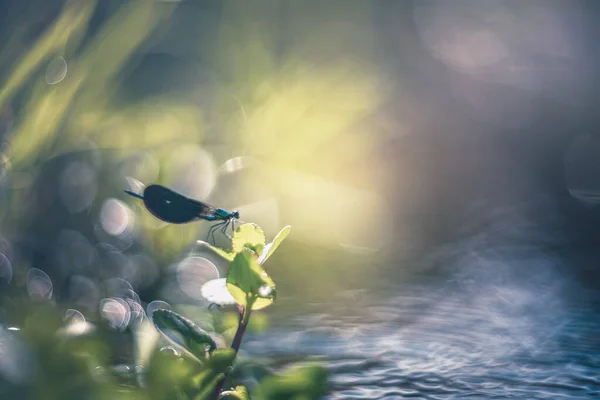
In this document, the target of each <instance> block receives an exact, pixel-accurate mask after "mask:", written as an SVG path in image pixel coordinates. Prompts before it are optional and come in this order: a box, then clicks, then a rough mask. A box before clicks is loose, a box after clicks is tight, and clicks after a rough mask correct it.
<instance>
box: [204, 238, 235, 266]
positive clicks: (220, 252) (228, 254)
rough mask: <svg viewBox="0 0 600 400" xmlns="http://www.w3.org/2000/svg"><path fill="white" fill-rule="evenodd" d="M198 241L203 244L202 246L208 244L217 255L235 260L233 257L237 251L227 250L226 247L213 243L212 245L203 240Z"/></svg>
mask: <svg viewBox="0 0 600 400" xmlns="http://www.w3.org/2000/svg"><path fill="white" fill-rule="evenodd" d="M196 243H198V244H200V245H202V246H206V247H208V248H209V249H210V250H212V251H213V252H214V253H215V254H216V255H218V256H220V257H222V258H224V259H225V260H227V261H229V262H231V261H233V257H235V253H234V252H233V251H227V250H224V249H220V248H218V247H215V246H213V245H211V244H210V243H207V242H205V241H203V240H198V241H197V242H196Z"/></svg>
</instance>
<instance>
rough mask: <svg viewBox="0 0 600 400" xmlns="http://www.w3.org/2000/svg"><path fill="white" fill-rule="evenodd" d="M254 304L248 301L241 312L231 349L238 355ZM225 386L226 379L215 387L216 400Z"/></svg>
mask: <svg viewBox="0 0 600 400" xmlns="http://www.w3.org/2000/svg"><path fill="white" fill-rule="evenodd" d="M253 303H254V302H253V301H250V299H248V301H247V302H246V304H247V306H246V307H243V308H242V310H240V322H239V324H238V328H237V331H236V332H235V336H234V337H233V341H232V342H231V348H232V349H233V350H235V352H236V353H237V352H238V351H239V350H240V345H241V344H242V339H243V337H244V333H245V332H246V328H247V327H248V322H249V321H250V314H251V313H252V304H253ZM224 384H225V377H224V378H223V379H221V380H220V381H219V383H217V386H216V387H215V398H218V397H219V394H221V391H222V390H223V385H224Z"/></svg>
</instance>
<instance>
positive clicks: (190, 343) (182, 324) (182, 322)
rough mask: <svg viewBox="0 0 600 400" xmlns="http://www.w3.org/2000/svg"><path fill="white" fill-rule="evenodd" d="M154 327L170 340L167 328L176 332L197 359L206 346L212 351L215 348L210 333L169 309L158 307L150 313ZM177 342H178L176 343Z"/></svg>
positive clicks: (202, 353) (202, 354) (203, 353)
mask: <svg viewBox="0 0 600 400" xmlns="http://www.w3.org/2000/svg"><path fill="white" fill-rule="evenodd" d="M152 320H153V321H154V325H155V326H156V328H157V329H158V330H159V331H161V332H162V333H163V334H164V335H165V336H167V337H168V338H169V339H171V340H172V338H171V337H170V336H169V335H168V334H167V332H166V331H167V330H169V329H170V330H173V331H175V332H178V333H179V334H180V335H181V336H182V339H183V346H184V347H185V348H186V349H187V350H188V351H189V352H190V353H192V354H193V355H194V356H195V357H197V358H198V359H199V360H203V359H204V356H205V351H206V349H207V348H208V351H209V352H212V351H213V350H215V349H216V348H217V345H216V343H215V341H214V340H213V339H212V338H211V337H210V335H209V334H208V333H207V332H206V331H205V330H204V329H202V328H200V327H199V326H198V325H196V324H195V323H193V322H192V321H190V320H189V319H187V318H185V317H182V316H181V315H179V314H177V313H176V312H173V311H171V310H165V309H159V310H156V311H154V313H152ZM178 344H179V343H178Z"/></svg>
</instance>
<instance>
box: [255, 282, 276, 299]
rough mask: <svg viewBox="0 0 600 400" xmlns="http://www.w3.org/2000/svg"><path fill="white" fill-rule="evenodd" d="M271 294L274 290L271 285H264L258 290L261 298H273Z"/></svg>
mask: <svg viewBox="0 0 600 400" xmlns="http://www.w3.org/2000/svg"><path fill="white" fill-rule="evenodd" d="M271 293H273V288H272V287H271V286H269V285H262V286H261V287H260V288H258V295H259V296H260V297H265V298H267V297H269V296H271Z"/></svg>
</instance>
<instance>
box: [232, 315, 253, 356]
mask: <svg viewBox="0 0 600 400" xmlns="http://www.w3.org/2000/svg"><path fill="white" fill-rule="evenodd" d="M251 312H252V309H251V308H249V307H244V311H243V312H242V313H241V314H240V323H239V324H238V328H237V331H236V332H235V336H234V337H233V341H232V342H231V348H232V349H233V350H235V352H236V353H237V352H238V351H239V349H240V345H241V344H242V338H243V337H244V333H245V332H246V328H247V327H248V321H249V320H250V314H251Z"/></svg>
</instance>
